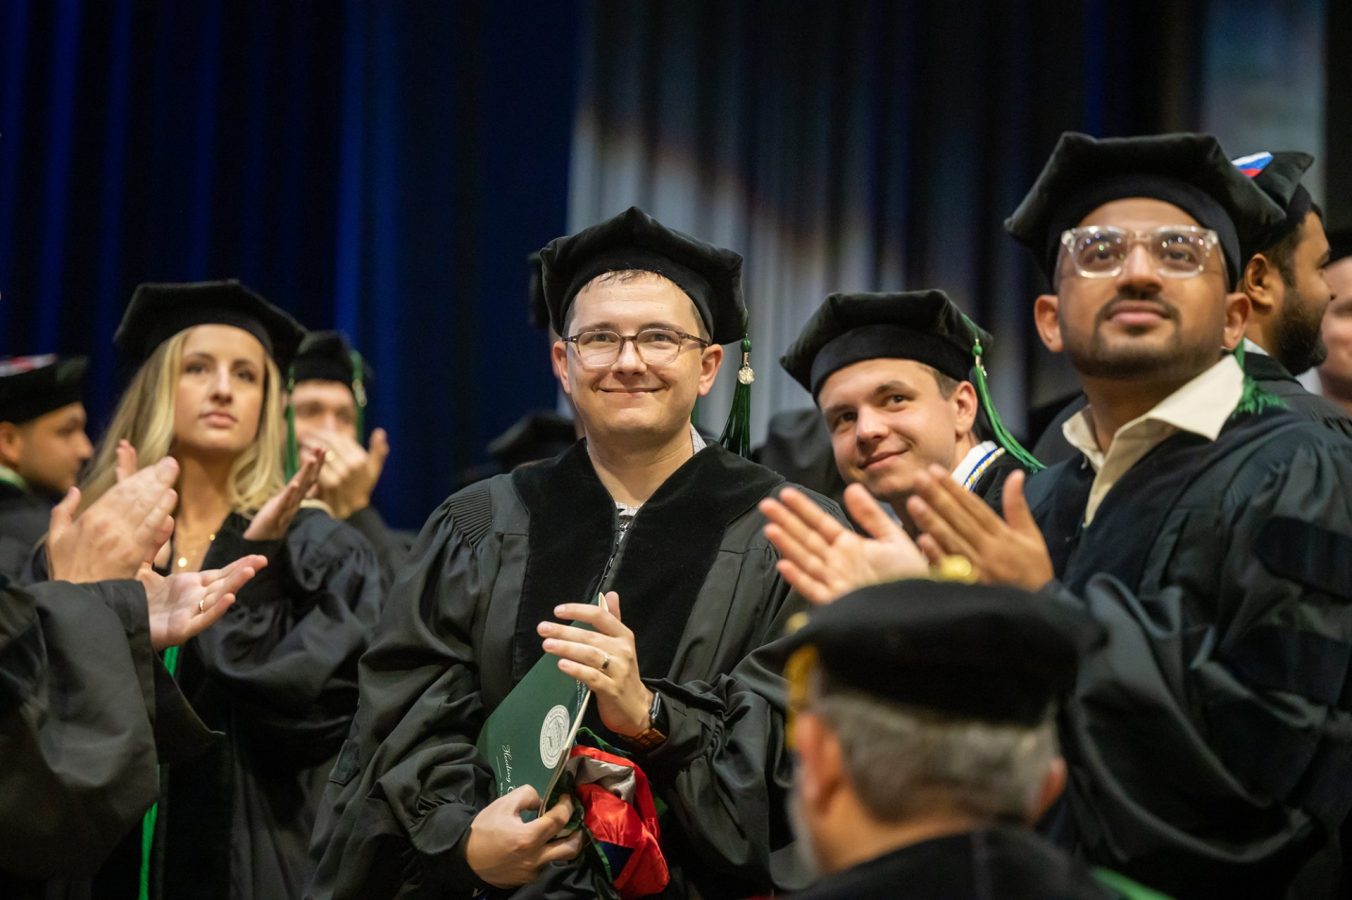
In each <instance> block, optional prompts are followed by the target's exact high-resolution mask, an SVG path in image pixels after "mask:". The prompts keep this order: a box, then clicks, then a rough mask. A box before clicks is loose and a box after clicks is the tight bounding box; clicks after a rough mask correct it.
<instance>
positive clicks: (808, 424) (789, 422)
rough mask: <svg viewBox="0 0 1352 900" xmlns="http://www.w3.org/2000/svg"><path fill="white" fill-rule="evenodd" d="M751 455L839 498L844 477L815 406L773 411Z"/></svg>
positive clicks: (806, 485)
mask: <svg viewBox="0 0 1352 900" xmlns="http://www.w3.org/2000/svg"><path fill="white" fill-rule="evenodd" d="M752 458H753V459H755V460H756V462H758V463H760V464H761V465H763V466H765V467H766V468H769V469H773V470H775V471H776V472H778V473H779V474H780V475H783V476H784V477H785V478H786V479H788V480H789V481H791V482H792V483H794V484H799V485H802V486H803V487H806V488H809V489H811V490H814V491H816V492H817V493H819V494H823V495H825V496H827V497H830V498H831V499H832V500H834V501H835V502H836V503H840V502H842V498H843V496H844V493H845V479H843V478H841V477H840V470H839V469H837V468H836V456H835V451H833V450H832V449H831V433H830V432H829V431H827V430H826V422H825V420H823V419H822V413H821V410H819V409H817V408H816V407H815V406H814V407H811V408H809V409H791V410H788V411H786V412H781V413H776V414H775V416H774V417H773V418H771V419H770V427H769V429H768V430H767V432H766V435H765V443H764V444H761V445H760V446H759V447H757V448H756V450H755V453H753V454H752Z"/></svg>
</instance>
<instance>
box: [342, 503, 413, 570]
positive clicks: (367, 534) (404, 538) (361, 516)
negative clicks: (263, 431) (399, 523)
mask: <svg viewBox="0 0 1352 900" xmlns="http://www.w3.org/2000/svg"><path fill="white" fill-rule="evenodd" d="M344 521H346V522H347V524H349V525H351V526H352V527H353V528H355V529H357V531H358V532H359V533H360V534H361V536H362V537H364V538H366V540H368V541H369V542H370V543H371V547H372V548H373V549H374V550H375V551H376V559H377V560H379V562H380V567H381V569H382V570H383V571H384V572H385V575H386V578H388V579H389V582H390V583H393V582H394V581H395V580H396V579H397V578H398V576H399V569H400V567H401V566H403V564H404V563H405V562H406V561H407V560H408V553H409V550H411V549H412V547H413V537H414V536H413V535H411V534H409V533H408V532H404V531H395V530H394V529H393V528H391V527H390V526H389V525H387V524H386V523H385V519H384V517H382V516H381V515H380V511H379V510H377V509H376V508H375V507H374V506H367V507H366V508H365V509H359V510H357V511H356V512H354V513H353V514H352V515H350V516H348V517H347V518H346V519H345V520H344Z"/></svg>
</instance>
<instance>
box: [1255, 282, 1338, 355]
mask: <svg viewBox="0 0 1352 900" xmlns="http://www.w3.org/2000/svg"><path fill="white" fill-rule="evenodd" d="M1286 299H1287V302H1286V303H1284V304H1282V311H1281V312H1280V313H1278V314H1277V318H1276V319H1275V320H1274V321H1273V323H1272V346H1271V347H1267V348H1265V349H1266V350H1267V351H1268V352H1269V353H1271V354H1272V357H1273V358H1274V359H1276V360H1277V362H1279V363H1281V364H1282V365H1283V366H1284V367H1285V368H1286V370H1287V371H1288V372H1290V373H1291V374H1292V375H1299V374H1300V373H1301V372H1304V371H1305V370H1307V369H1312V368H1314V367H1315V366H1317V365H1319V364H1320V363H1322V362H1323V361H1324V360H1325V359H1327V358H1328V355H1329V350H1328V347H1325V346H1324V335H1323V321H1324V316H1323V312H1322V311H1321V312H1320V314H1319V316H1317V317H1315V316H1311V315H1310V305H1309V304H1306V303H1304V302H1303V298H1301V297H1300V296H1299V295H1298V294H1296V292H1295V288H1294V286H1291V285H1288V286H1287V295H1286ZM1293 300H1294V301H1297V302H1294V303H1293V302H1291V301H1293Z"/></svg>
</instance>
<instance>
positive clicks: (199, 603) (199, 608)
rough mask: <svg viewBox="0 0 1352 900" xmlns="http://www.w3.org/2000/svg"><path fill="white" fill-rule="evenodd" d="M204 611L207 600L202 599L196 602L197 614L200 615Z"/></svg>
mask: <svg viewBox="0 0 1352 900" xmlns="http://www.w3.org/2000/svg"><path fill="white" fill-rule="evenodd" d="M206 611H207V598H206V597H203V598H202V599H201V600H198V601H197V614H198V615H201V614H202V613H204V612H206Z"/></svg>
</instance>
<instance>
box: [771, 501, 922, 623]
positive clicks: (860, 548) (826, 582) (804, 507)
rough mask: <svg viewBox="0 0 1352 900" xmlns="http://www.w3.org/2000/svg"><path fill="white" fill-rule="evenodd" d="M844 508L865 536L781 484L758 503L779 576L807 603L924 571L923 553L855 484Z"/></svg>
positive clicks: (917, 574) (834, 598)
mask: <svg viewBox="0 0 1352 900" xmlns="http://www.w3.org/2000/svg"><path fill="white" fill-rule="evenodd" d="M845 507H846V509H847V510H849V513H850V515H851V517H853V519H854V520H855V521H856V522H858V523H859V526H860V527H861V528H863V529H864V531H865V532H866V534H856V533H855V532H853V531H851V530H850V529H849V528H847V527H846V526H844V525H842V524H841V523H840V522H838V521H837V520H836V519H834V518H832V517H831V516H830V515H828V514H827V513H826V511H825V510H823V509H822V508H821V507H819V506H818V505H817V504H816V503H813V502H812V500H811V499H809V498H808V496H807V495H806V494H804V493H803V492H802V491H800V490H797V489H796V488H792V487H786V488H784V490H782V491H780V493H779V497H778V498H776V499H771V498H766V499H765V500H762V501H761V502H760V511H761V512H762V513H763V514H764V515H765V517H766V518H767V519H769V520H770V524H768V525H766V526H765V536H766V537H767V538H769V539H770V543H772V544H774V545H775V548H776V549H777V550H779V553H780V560H779V562H778V563H777V564H776V567H777V568H778V569H779V574H781V575H783V576H784V580H785V581H787V582H788V583H789V584H790V585H791V586H792V587H793V588H794V589H795V590H797V591H798V593H800V594H802V595H803V596H804V597H805V598H807V600H808V601H809V602H811V603H818V604H821V603H831V602H832V601H834V600H837V599H839V598H840V597H842V596H844V595H845V594H848V593H849V592H850V591H854V590H858V589H859V588H862V587H867V586H868V585H871V584H881V583H883V582H886V581H897V580H900V579H903V578H918V577H924V576H926V575H928V574H929V564H928V560H927V559H926V558H925V555H924V554H923V553H922V552H921V551H920V549H919V548H918V547H917V546H916V544H915V542H914V541H912V540H911V538H910V536H909V535H908V534H906V531H905V530H904V529H903V528H902V527H901V525H899V524H898V523H897V522H896V521H894V520H893V519H892V518H891V517H890V516H888V515H887V513H886V512H885V511H884V510H883V508H882V506H881V505H879V503H878V501H877V500H875V499H874V498H873V495H871V494H870V493H869V492H868V490H867V489H866V488H865V487H864V486H863V485H860V484H852V485H850V486H849V487H847V488H846V489H845Z"/></svg>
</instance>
